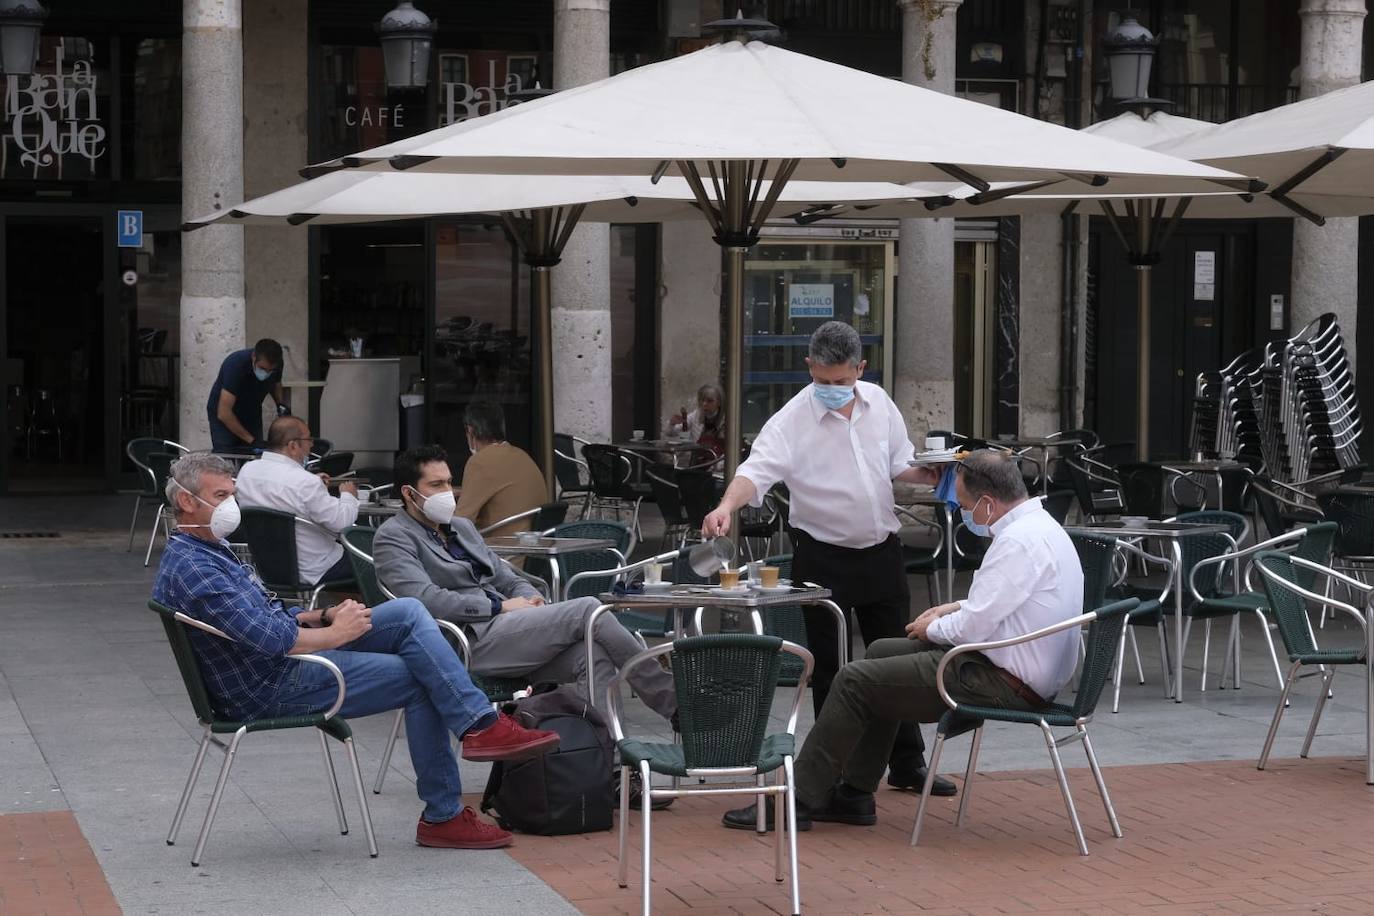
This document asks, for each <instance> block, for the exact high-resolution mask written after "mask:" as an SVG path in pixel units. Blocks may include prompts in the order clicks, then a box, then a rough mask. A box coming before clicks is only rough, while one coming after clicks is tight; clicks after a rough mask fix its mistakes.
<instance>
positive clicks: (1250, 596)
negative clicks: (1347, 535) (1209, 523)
mask: <svg viewBox="0 0 1374 916" xmlns="http://www.w3.org/2000/svg"><path fill="white" fill-rule="evenodd" d="M1337 529H1338V526H1337V525H1336V523H1335V522H1322V523H1320V524H1315V525H1309V526H1307V527H1306V528H1297V529H1294V530H1293V531H1288V532H1285V533H1283V534H1280V535H1278V536H1276V537H1272V538H1269V539H1268V540H1267V541H1261V542H1260V543H1258V544H1255V545H1253V546H1251V547H1247V548H1245V549H1244V550H1237V551H1233V552H1231V553H1227V554H1222V555H1221V556H1218V557H1213V558H1211V559H1209V560H1204V561H1202V562H1200V563H1198V564H1197V565H1195V566H1194V567H1193V571H1192V578H1191V579H1190V581H1189V583H1188V585H1189V587H1190V588H1191V589H1192V590H1193V597H1194V599H1195V600H1196V604H1194V605H1193V609H1192V616H1193V617H1196V618H1202V619H1216V618H1220V617H1230V618H1231V619H1232V621H1233V623H1232V626H1231V642H1230V643H1229V644H1228V645H1229V647H1230V649H1231V651H1229V652H1227V654H1226V661H1225V664H1224V665H1223V667H1222V672H1221V681H1222V683H1223V684H1224V683H1226V672H1227V669H1228V668H1229V667H1230V666H1231V665H1232V664H1235V663H1237V662H1238V660H1239V657H1240V631H1239V628H1238V626H1237V623H1238V621H1239V619H1240V617H1241V616H1242V615H1245V614H1254V615H1255V616H1257V617H1258V618H1259V622H1260V632H1261V633H1263V634H1264V641H1265V642H1266V643H1267V644H1268V646H1269V658H1270V660H1271V661H1272V662H1273V664H1274V678H1275V681H1276V682H1277V684H1278V687H1279V689H1280V690H1282V689H1283V682H1284V677H1283V670H1282V669H1281V668H1280V667H1279V657H1278V653H1277V652H1275V650H1274V639H1273V637H1272V636H1270V635H1269V618H1268V616H1267V615H1268V614H1269V598H1268V596H1267V595H1265V593H1264V592H1263V591H1257V590H1255V589H1253V588H1250V587H1249V581H1248V580H1249V570H1248V569H1247V570H1246V571H1245V573H1244V575H1243V576H1242V578H1243V579H1244V580H1245V581H1246V585H1247V588H1246V590H1244V591H1241V592H1238V593H1230V592H1223V593H1222V594H1219V595H1213V596H1210V597H1203V596H1201V595H1200V594H1198V588H1197V577H1198V573H1200V572H1204V571H1206V570H1207V569H1209V568H1210V567H1212V566H1217V567H1223V571H1224V565H1225V564H1242V563H1248V562H1250V560H1251V558H1253V557H1255V556H1257V555H1258V554H1260V553H1263V552H1265V551H1268V550H1275V549H1278V548H1280V547H1283V546H1285V545H1287V546H1288V547H1290V548H1291V549H1292V553H1293V556H1295V557H1300V558H1302V559H1304V560H1307V561H1309V562H1312V563H1316V564H1318V565H1320V566H1323V567H1325V566H1329V565H1330V563H1331V551H1332V546H1333V545H1334V543H1335V540H1336V532H1337ZM1294 573H1295V575H1296V576H1297V577H1298V578H1297V584H1298V585H1300V586H1302V587H1303V588H1306V589H1310V588H1311V587H1312V582H1313V579H1314V578H1315V574H1314V573H1313V572H1312V570H1310V569H1308V568H1306V567H1301V566H1299V567H1295V568H1294ZM1204 670H1205V669H1204ZM1239 681H1240V674H1239V672H1236V677H1235V678H1234V683H1239ZM1204 689H1206V685H1205V684H1204Z"/></svg>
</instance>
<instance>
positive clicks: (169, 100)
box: [121, 38, 181, 181]
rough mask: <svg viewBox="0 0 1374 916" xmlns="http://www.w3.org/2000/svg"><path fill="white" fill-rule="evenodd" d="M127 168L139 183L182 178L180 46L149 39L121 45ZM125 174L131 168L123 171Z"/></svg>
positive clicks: (176, 42)
mask: <svg viewBox="0 0 1374 916" xmlns="http://www.w3.org/2000/svg"><path fill="white" fill-rule="evenodd" d="M122 48H123V54H124V68H123V73H124V80H125V81H126V86H127V90H126V92H125V98H132V99H133V104H132V105H125V106H124V109H123V112H124V115H123V122H124V123H123V124H122V125H121V126H122V129H123V134H122V136H123V138H124V146H123V149H124V157H125V162H129V161H132V162H133V177H134V178H135V179H138V180H140V181H177V180H179V179H180V178H181V40H180V39H177V38H145V39H143V40H141V41H126V42H122ZM125 170H126V171H127V166H126V168H125Z"/></svg>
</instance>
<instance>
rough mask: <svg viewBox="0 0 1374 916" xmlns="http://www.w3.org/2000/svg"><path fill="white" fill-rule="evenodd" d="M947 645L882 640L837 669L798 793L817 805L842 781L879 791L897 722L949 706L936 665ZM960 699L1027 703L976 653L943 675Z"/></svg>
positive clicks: (804, 753) (935, 715) (931, 717)
mask: <svg viewBox="0 0 1374 916" xmlns="http://www.w3.org/2000/svg"><path fill="white" fill-rule="evenodd" d="M947 651H949V648H948V647H947V646H937V645H935V644H934V643H928V642H925V641H922V640H913V639H905V638H902V639H879V640H876V641H874V642H873V643H872V644H871V645H870V646H869V647H868V652H867V654H866V655H865V656H864V658H863V660H862V661H856V662H850V663H849V664H848V665H845V666H844V667H843V668H841V669H840V672H839V674H837V675H836V676H835V680H834V683H832V684H831V687H830V695H829V696H827V697H826V698H825V706H824V708H822V709H821V714H820V715H819V716H818V717H817V718H816V724H815V725H814V726H813V727H812V728H811V732H810V734H808V735H807V736H806V743H805V744H803V745H802V749H801V753H800V754H798V755H797V762H796V778H797V798H798V799H799V800H800V801H801V802H802V803H804V804H806V805H808V806H811V807H813V808H814V807H820V806H822V805H824V804H825V802H826V800H827V799H828V798H829V796H830V792H831V789H832V788H833V787H834V785H835V782H836V781H837V780H843V781H844V782H845V784H846V785H848V786H850V787H852V788H855V789H858V790H860V791H862V792H876V791H877V790H878V783H879V781H880V780H881V779H882V778H883V771H884V770H885V769H886V768H887V758H888V755H889V754H891V752H892V742H893V739H894V738H896V736H897V727H898V726H899V725H901V723H903V722H938V721H939V720H940V717H941V716H942V715H944V714H945V712H946V711H947V710H948V709H949V707H948V706H946V705H945V701H944V700H942V699H940V692H939V691H938V690H936V688H935V670H936V668H938V667H939V665H940V659H942V658H944V655H945V653H946V652H947ZM945 684H946V686H947V688H948V689H949V692H950V695H951V696H953V697H954V699H955V700H957V701H959V702H962V703H976V704H978V705H980V706H997V707H1001V708H1003V709H1030V708H1031V707H1030V704H1029V703H1027V702H1026V701H1025V700H1023V699H1022V698H1021V697H1020V695H1018V694H1017V693H1016V691H1015V690H1013V689H1012V687H1011V685H1010V684H1008V683H1007V682H1006V681H1005V680H1004V679H1003V678H1002V676H1001V675H1000V674H998V673H997V669H996V666H994V665H993V664H992V662H990V661H988V660H987V659H986V658H984V657H983V656H982V655H979V654H978V653H976V652H971V653H969V654H967V655H960V656H957V657H956V658H955V659H954V661H953V662H951V663H950V667H949V670H948V672H947V676H946V679H945Z"/></svg>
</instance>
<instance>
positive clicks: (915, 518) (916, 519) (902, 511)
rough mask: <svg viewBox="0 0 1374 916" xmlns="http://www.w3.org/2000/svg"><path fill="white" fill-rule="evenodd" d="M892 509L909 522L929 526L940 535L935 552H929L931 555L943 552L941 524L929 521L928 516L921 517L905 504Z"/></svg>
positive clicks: (943, 539)
mask: <svg viewBox="0 0 1374 916" xmlns="http://www.w3.org/2000/svg"><path fill="white" fill-rule="evenodd" d="M892 511H893V512H895V513H897V515H899V516H900V517H901V518H903V519H906V520H907V521H909V522H911V523H912V524H913V525H917V526H920V527H922V528H929V529H930V530H931V531H934V532H935V533H936V534H937V535H939V536H940V539H939V541H938V542H937V543H936V545H935V552H934V553H933V554H931V556H934V557H938V556H940V555H941V554H943V553H944V552H945V529H944V527H943V526H941V525H937V524H936V523H935V522H933V521H931V520H930V519H928V518H921V517H920V516H919V515H917V514H916V513H915V512H912V511H911V510H910V509H908V508H907V507H906V506H893V507H892Z"/></svg>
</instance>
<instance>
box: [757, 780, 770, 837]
mask: <svg viewBox="0 0 1374 916" xmlns="http://www.w3.org/2000/svg"><path fill="white" fill-rule="evenodd" d="M754 784H755V785H756V786H758V787H759V788H760V789H762V788H763V776H756V777H754ZM767 805H768V796H767V795H756V796H754V816H755V819H756V820H755V823H754V830H755V832H757V833H767V832H768V811H767Z"/></svg>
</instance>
